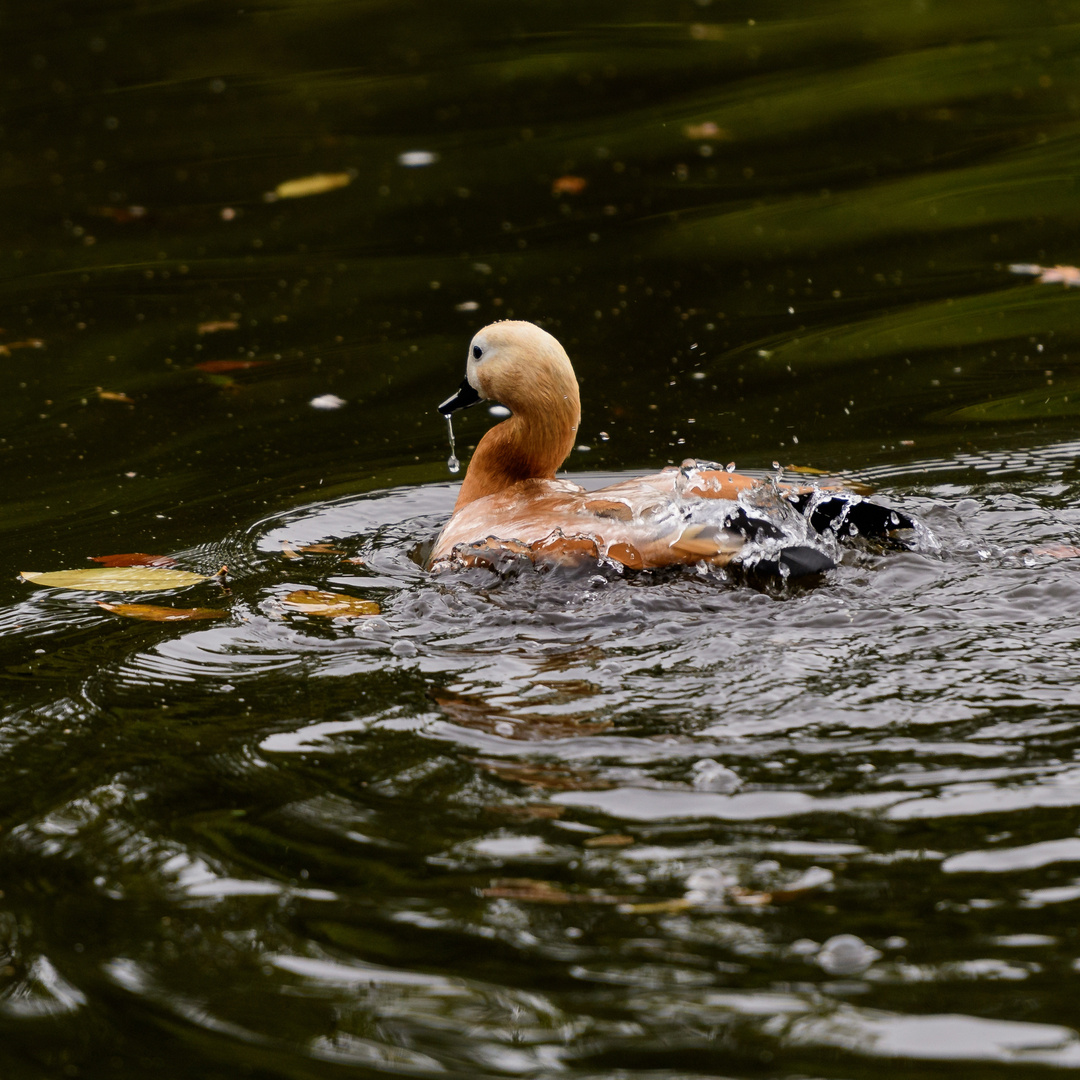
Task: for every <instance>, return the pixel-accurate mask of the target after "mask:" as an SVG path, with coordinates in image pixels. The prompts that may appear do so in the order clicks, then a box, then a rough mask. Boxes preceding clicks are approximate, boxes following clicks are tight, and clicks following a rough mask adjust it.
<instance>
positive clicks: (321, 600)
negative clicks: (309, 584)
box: [284, 589, 380, 619]
mask: <svg viewBox="0 0 1080 1080" xmlns="http://www.w3.org/2000/svg"><path fill="white" fill-rule="evenodd" d="M284 604H285V606H286V607H288V608H291V609H292V610H293V611H299V612H301V613H302V614H304V615H325V616H327V617H328V618H331V619H342V618H355V617H356V616H358V615H378V614H379V610H380V609H379V605H378V604H376V603H375V601H374V600H361V599H359V598H358V597H356V596H346V595H345V594H344V593H335V592H324V591H322V590H320V589H297V590H296V592H291V593H289V595H288V596H286V597H285V600H284Z"/></svg>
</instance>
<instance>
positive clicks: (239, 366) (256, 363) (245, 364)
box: [195, 360, 270, 375]
mask: <svg viewBox="0 0 1080 1080" xmlns="http://www.w3.org/2000/svg"><path fill="white" fill-rule="evenodd" d="M269 363H270V361H269V360H204V361H203V362H202V363H201V364H196V365H195V368H196V370H198V371H205V372H206V374H207V375H221V374H223V373H224V372H226V371H247V369H248V368H253V367H263V366H264V365H265V364H269Z"/></svg>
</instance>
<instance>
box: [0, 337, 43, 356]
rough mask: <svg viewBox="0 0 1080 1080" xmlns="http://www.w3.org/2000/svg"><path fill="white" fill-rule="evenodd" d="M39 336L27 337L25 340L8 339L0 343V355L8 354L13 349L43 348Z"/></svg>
mask: <svg viewBox="0 0 1080 1080" xmlns="http://www.w3.org/2000/svg"><path fill="white" fill-rule="evenodd" d="M44 348H45V342H44V341H42V340H41V338H28V339H27V340H26V341H8V342H6V343H5V344H3V345H0V356H10V355H11V354H12V352H13V351H14V350H15V349H44Z"/></svg>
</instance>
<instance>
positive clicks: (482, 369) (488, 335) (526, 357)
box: [439, 321, 580, 428]
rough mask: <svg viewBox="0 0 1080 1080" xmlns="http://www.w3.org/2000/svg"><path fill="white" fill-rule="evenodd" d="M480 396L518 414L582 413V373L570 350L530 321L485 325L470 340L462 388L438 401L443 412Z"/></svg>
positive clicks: (574, 414) (578, 414)
mask: <svg viewBox="0 0 1080 1080" xmlns="http://www.w3.org/2000/svg"><path fill="white" fill-rule="evenodd" d="M478 401H497V402H499V403H500V404H502V405H505V406H506V407H507V408H508V409H509V410H510V411H511V412H512V413H514V414H515V415H517V416H522V417H525V416H530V415H536V414H541V415H544V414H546V415H548V416H550V415H552V414H555V415H559V414H562V415H569V416H572V417H573V421H572V422H573V426H574V427H575V428H576V427H577V423H578V417H579V416H580V406H579V403H578V386H577V378H576V377H575V375H574V369H573V367H572V366H571V364H570V358H569V357H568V356H567V355H566V351H565V350H564V349H563V347H562V346H561V345H560V344H559V343H558V341H556V340H555V338H553V337H552V336H551V334H549V333H548V332H547V331H546V330H541V329H540V327H539V326H536V325H534V324H533V323H530V322H513V321H507V322H497V323H492V324H491V325H490V326H485V327H484V329H483V330H481V331H480V332H479V333H478V334H477V335H476V336H475V337H474V338H473V339H472V341H471V342H470V343H469V357H468V366H467V368H466V375H465V378H464V380H463V381H462V383H461V387H460V388H459V389H458V392H457V393H456V394H454V395H453V396H452V397H449V398H447V399H446V401H444V402H443V403H442V404H441V405H440V406H439V412H441V413H442V414H443V416H449V415H450V414H451V413H452V412H455V411H456V410H457V409H464V408H467V407H468V406H469V405H475V404H476V402H478Z"/></svg>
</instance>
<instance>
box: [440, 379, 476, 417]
mask: <svg viewBox="0 0 1080 1080" xmlns="http://www.w3.org/2000/svg"><path fill="white" fill-rule="evenodd" d="M479 400H480V395H479V394H478V393H477V392H476V390H475V389H474V388H473V385H472V383H470V382H469V380H468V379H467V378H465V379H462V380H461V385H460V386H459V387H458V391H457V393H456V394H452V395H451V396H450V397H448V398H447V399H446V400H445V401H444V402H443V403H442V404H441V405H440V406H439V412H441V413H442V414H443V416H449V415H450V414H451V413H452V412H457V410H458V409H467V408H468V407H469V406H470V405H475V404H476V403H477V402H478V401H479Z"/></svg>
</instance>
